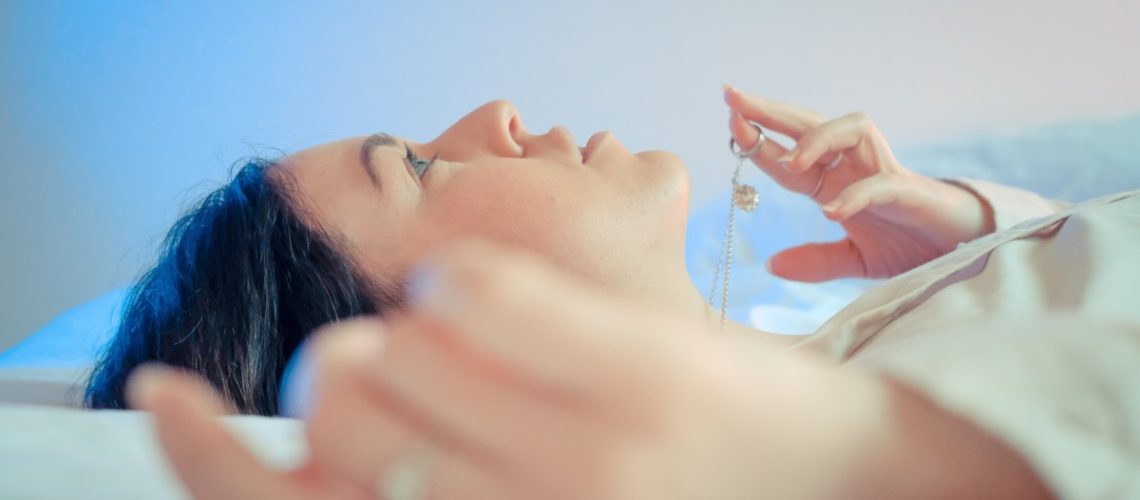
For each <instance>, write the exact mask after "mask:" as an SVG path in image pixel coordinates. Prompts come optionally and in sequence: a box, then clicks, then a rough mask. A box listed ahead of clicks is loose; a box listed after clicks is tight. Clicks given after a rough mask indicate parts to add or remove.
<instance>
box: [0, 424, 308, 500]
mask: <svg viewBox="0 0 1140 500" xmlns="http://www.w3.org/2000/svg"><path fill="white" fill-rule="evenodd" d="M222 420H223V421H224V422H225V425H226V426H227V427H228V428H229V429H230V430H231V431H233V432H234V434H235V435H236V436H237V437H238V439H239V440H240V441H242V442H243V443H244V444H245V445H246V446H248V447H249V448H250V449H251V450H252V451H253V453H254V454H255V455H256V456H258V457H259V458H261V459H262V460H263V461H264V462H265V463H266V464H268V465H269V466H271V467H274V468H281V469H284V468H291V467H293V466H295V465H297V464H298V463H300V461H301V460H302V459H303V457H304V456H305V454H306V453H307V451H306V448H305V445H304V439H303V429H302V426H301V422H300V421H296V420H291V419H285V418H266V417H223V418H222ZM0 428H2V429H4V431H3V432H0V498H4V499H9V498H10V499H21V500H34V499H52V500H56V499H61V498H73V499H81V498H108V499H111V498H114V499H147V500H152V499H153V500H161V499H182V498H187V495H186V492H185V490H184V489H183V488H182V486H181V485H180V484H179V483H178V480H177V478H176V477H175V476H174V474H173V472H172V471H171V470H170V468H169V466H168V465H167V463H166V459H165V458H164V456H163V455H162V451H161V449H160V447H159V445H158V442H157V440H156V438H155V436H154V433H153V427H152V425H151V420H150V417H149V416H148V415H146V414H144V413H139V412H133V411H81V410H69V409H61V408H47V407H40V406H24V405H17V406H11V405H9V406H3V405H0Z"/></svg>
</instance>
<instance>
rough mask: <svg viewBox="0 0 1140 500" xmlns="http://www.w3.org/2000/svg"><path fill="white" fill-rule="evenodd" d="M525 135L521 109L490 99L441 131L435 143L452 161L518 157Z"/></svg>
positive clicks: (521, 150) (520, 153)
mask: <svg viewBox="0 0 1140 500" xmlns="http://www.w3.org/2000/svg"><path fill="white" fill-rule="evenodd" d="M525 136H526V130H525V129H524V128H523V125H522V119H521V118H520V117H519V111H518V108H515V106H514V105H513V104H511V103H510V102H508V101H491V102H489V103H487V104H484V105H482V106H479V107H478V108H475V110H474V111H472V112H470V113H468V114H467V116H464V117H463V118H460V119H459V121H457V122H455V124H454V125H452V126H451V127H450V128H448V129H447V130H446V131H444V132H443V134H440V136H439V137H438V138H436V140H434V141H432V145H433V146H434V148H433V149H435V150H436V151H438V152H441V153H442V154H444V155H446V156H445V158H447V157H450V158H447V159H451V160H459V159H467V158H472V157H476V156H482V155H493V156H506V157H517V156H521V155H522V154H523V147H522V144H521V143H520V139H521V138H522V137H525Z"/></svg>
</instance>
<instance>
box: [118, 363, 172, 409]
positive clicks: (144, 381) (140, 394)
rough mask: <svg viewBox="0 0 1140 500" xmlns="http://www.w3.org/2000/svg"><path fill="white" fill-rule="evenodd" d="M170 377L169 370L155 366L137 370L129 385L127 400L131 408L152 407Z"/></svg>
mask: <svg viewBox="0 0 1140 500" xmlns="http://www.w3.org/2000/svg"><path fill="white" fill-rule="evenodd" d="M168 376H169V370H168V369H166V368H163V367H162V366H159V365H155V364H147V365H142V366H140V367H138V368H135V370H134V372H132V373H131V375H130V378H129V382H128V385H127V399H128V400H129V401H130V404H131V407H133V408H139V407H145V406H150V401H151V399H153V398H154V396H155V395H156V394H158V393H159V392H160V391H162V384H163V383H164V381H165V379H166V377H168Z"/></svg>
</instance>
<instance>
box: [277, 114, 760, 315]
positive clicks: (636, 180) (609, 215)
mask: <svg viewBox="0 0 1140 500" xmlns="http://www.w3.org/2000/svg"><path fill="white" fill-rule="evenodd" d="M365 140H366V137H354V138H350V139H345V140H342V141H338V142H333V143H329V144H324V145H320V146H317V147H314V148H311V149H307V150H304V151H301V152H298V153H296V154H294V155H292V156H290V157H289V158H287V160H286V161H285V162H284V163H283V165H281V168H283V169H284V172H285V173H287V174H288V175H289V176H290V177H291V180H292V182H291V190H292V194H293V196H292V197H293V198H294V199H295V200H297V201H298V202H299V203H300V204H301V205H302V207H303V212H304V213H305V214H306V217H307V218H308V219H309V221H310V222H311V223H313V224H315V225H317V226H319V227H323V228H326V229H331V230H332V231H334V232H335V233H338V234H340V235H342V236H343V237H344V238H345V239H347V240H348V242H349V243H350V246H351V248H352V249H353V252H354V254H355V255H354V258H355V260H356V261H357V262H358V265H360V266H361V267H362V268H363V269H364V270H365V272H366V273H368V274H369V275H370V276H372V277H373V278H374V279H377V280H378V281H379V282H381V283H389V284H397V285H399V284H402V283H403V282H404V281H405V279H406V276H407V274H408V273H409V271H410V270H411V269H413V268H414V267H415V265H416V263H417V262H418V261H419V260H420V259H422V258H423V256H424V255H427V254H429V253H431V252H432V251H433V250H436V249H439V248H444V247H446V246H447V245H448V244H450V243H453V242H456V241H462V240H466V239H473V238H475V239H484V240H488V241H494V242H497V243H499V244H502V245H505V246H508V247H511V248H515V249H518V250H522V251H526V252H530V253H536V254H539V255H543V256H545V257H546V258H547V259H548V260H549V261H550V262H551V263H552V264H554V265H555V266H557V267H559V268H560V269H562V270H564V271H566V272H567V273H568V274H570V275H573V276H576V277H578V278H579V279H582V280H583V281H586V282H588V283H591V284H592V285H594V286H597V287H599V288H602V289H604V290H606V291H607V293H611V294H613V295H616V296H619V297H622V298H627V299H636V300H638V301H640V302H645V303H649V304H654V305H655V306H657V307H664V308H667V309H669V310H672V311H676V312H677V313H679V314H681V315H683V316H685V317H686V318H689V319H692V320H694V321H700V322H702V323H704V324H707V325H710V326H713V325H715V326H716V327H717V328H719V313H718V312H716V311H712V310H710V308H709V306H708V304H707V303H706V302H705V299H704V298H703V297H702V296H701V294H700V292H699V291H698V290H697V289H696V288H695V287H694V286H693V284H692V282H691V280H690V279H689V276H688V273H687V271H686V268H685V262H684V257H685V256H684V241H685V224H686V217H687V210H688V202H689V177H688V173H687V170H686V168H685V165H684V164H683V163H682V162H681V161H680V159H679V158H677V157H676V156H675V155H673V154H671V153H667V152H663V151H646V152H640V153H637V154H632V153H630V152H629V151H627V150H626V149H625V147H623V146H622V144H621V143H620V142H618V141H617V139H615V138H614V137H613V136H612V135H610V134H608V133H604V132H603V133H600V134H599V135H598V137H597V138H596V139H595V141H594V142H595V144H594V145H593V146H592V147H590V148H589V149H590V150H591V151H590V155H589V158H588V159H587V160H586V161H582V152H581V151H580V149H579V144H578V142H577V141H575V139H574V138H573V137H572V136H571V135H570V133H569V132H568V131H567V130H566V129H564V128H557V127H556V128H553V129H551V130H550V131H548V132H546V133H545V134H541V135H536V134H533V133H531V132H529V131H527V129H526V128H525V127H524V126H523V124H522V120H521V118H520V116H519V112H518V110H517V109H515V107H514V106H513V105H511V104H510V103H507V102H505V101H495V102H490V103H487V104H485V105H483V106H481V107H479V108H477V109H475V110H474V111H472V112H471V113H469V114H468V115H466V116H464V117H463V118H461V119H460V120H459V121H457V122H456V123H455V124H454V125H452V126H451V127H450V128H448V129H447V130H446V131H444V132H443V133H442V134H440V135H439V137H437V138H435V139H433V140H431V141H429V142H425V143H415V142H412V141H408V140H406V139H396V141H397V144H396V145H392V146H379V147H376V148H375V149H373V150H372V154H371V160H372V164H373V166H374V167H375V168H374V170H373V173H374V175H375V177H376V180H377V181H378V182H379V184H380V187H377V186H376V185H375V184H374V183H373V182H372V181H371V179H370V178H369V175H368V174H367V173H366V172H365V170H364V169H363V168H362V167H361V160H360V151H361V145H362V143H363V142H364V141H365ZM405 145H407V146H408V147H411V148H412V149H413V151H415V153H416V154H417V155H418V156H419V157H421V158H424V159H430V158H432V157H433V156H434V157H436V158H437V160H436V161H435V163H434V164H433V166H432V167H431V168H430V170H429V171H428V172H427V174H426V175H425V176H424V177H423V179H422V180H419V179H417V176H416V175H415V173H414V171H413V170H412V169H411V168H410V166H409V165H408V162H407V160H406V159H405V156H406V151H405V148H404V146H405ZM728 328H729V329H731V330H733V331H737V332H742V333H743V332H751V331H750V329H748V328H747V327H744V326H742V325H738V324H735V323H734V324H731V325H728ZM751 333H754V332H751Z"/></svg>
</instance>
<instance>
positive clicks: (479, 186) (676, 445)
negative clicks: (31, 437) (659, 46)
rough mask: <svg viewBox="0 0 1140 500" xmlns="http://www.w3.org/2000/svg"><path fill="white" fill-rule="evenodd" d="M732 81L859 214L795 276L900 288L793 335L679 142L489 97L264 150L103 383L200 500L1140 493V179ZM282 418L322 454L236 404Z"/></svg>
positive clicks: (162, 287)
mask: <svg viewBox="0 0 1140 500" xmlns="http://www.w3.org/2000/svg"><path fill="white" fill-rule="evenodd" d="M725 100H726V102H727V103H728V106H729V109H730V115H731V121H730V128H731V133H732V136H733V138H734V139H735V141H736V142H737V143H738V144H739V145H740V146H741V147H742V149H744V150H746V151H748V150H751V160H752V161H753V162H754V163H755V164H756V165H757V166H758V167H759V168H760V169H761V170H763V171H764V172H765V173H767V174H768V175H770V176H771V177H772V178H773V179H775V181H777V182H778V183H779V184H780V185H782V186H783V187H785V188H787V189H789V190H792V191H795V192H799V193H804V194H805V195H809V196H810V197H811V198H812V199H813V200H814V201H816V202H818V203H819V204H820V205H821V210H822V214H823V216H825V217H827V218H829V219H831V220H835V221H839V222H840V223H841V224H842V225H843V227H844V228H845V229H846V233H847V238H846V239H844V240H843V241H839V242H834V243H823V244H810V245H805V246H801V247H797V248H792V249H789V250H786V251H784V252H782V253H780V254H777V255H776V256H775V257H774V258H773V259H772V261H771V263H770V265H771V270H772V272H773V273H774V274H775V275H778V276H781V277H784V278H788V279H793V280H800V281H811V282H819V281H826V280H830V279H835V278H841V277H873V278H892V279H891V280H889V281H887V282H886V283H884V284H883V285H881V286H879V287H878V288H876V289H873V290H872V291H870V292H868V293H867V294H866V295H865V296H863V297H861V298H860V299H858V300H857V301H855V302H854V303H853V304H852V305H851V306H849V307H848V308H846V309H845V310H843V311H842V312H840V313H839V314H838V315H836V317H834V318H832V319H831V320H830V321H829V322H828V323H827V324H825V325H824V326H823V327H822V328H820V329H819V331H817V332H816V333H815V334H813V335H811V336H810V337H807V338H806V339H805V340H803V341H801V342H798V343H796V344H795V345H789V344H790V342H791V341H789V340H787V337H782V336H779V335H774V334H770V333H767V332H762V331H755V330H751V329H750V328H748V327H747V326H745V325H742V324H736V323H732V322H728V323H727V324H724V325H723V327H722V324H721V317H720V314H719V311H717V310H715V309H714V308H712V307H710V306H709V305H708V303H707V302H706V301H705V300H704V298H703V297H702V295H701V293H700V292H699V291H698V290H696V289H695V288H694V287H693V285H692V282H691V280H690V279H689V276H688V275H687V274H686V269H685V265H684V255H683V248H684V245H683V240H684V233H685V221H686V209H687V207H686V204H687V194H688V180H687V175H686V171H685V166H684V165H682V164H681V163H680V161H679V160H678V159H677V157H675V156H674V155H671V154H669V153H665V152H658V151H652V152H642V153H637V154H631V153H630V152H629V151H627V150H625V149H624V148H623V147H622V145H621V144H620V143H619V142H617V140H615V139H614V138H613V137H611V136H609V135H608V134H599V135H595V136H594V137H592V138H591V140H590V141H589V143H588V144H587V146H586V147H585V148H582V149H580V148H579V147H578V145H577V143H576V142H575V141H574V140H573V138H572V137H570V136H569V134H568V133H567V132H566V131H565V130H563V129H560V128H555V129H553V130H550V131H549V132H547V133H545V134H534V133H531V132H530V131H528V130H527V129H526V128H524V127H523V125H522V122H521V121H520V118H519V115H518V112H517V111H516V110H515V109H514V108H513V107H512V106H511V105H510V104H507V103H504V102H494V103H490V104H487V105H484V106H482V107H480V108H478V109H476V110H475V111H473V112H472V113H470V114H469V115H467V116H466V117H464V118H462V119H461V120H459V121H458V122H457V123H456V124H455V125H453V126H452V127H451V128H449V129H448V130H446V131H445V132H443V134H442V135H440V136H439V137H438V138H436V139H435V140H433V141H431V142H427V143H422V144H420V143H413V142H410V141H407V140H404V139H400V138H396V137H393V136H389V135H384V134H377V135H373V136H370V137H358V138H351V139H345V140H343V141H339V142H335V143H331V144H326V145H322V146H318V147H315V148H312V149H309V150H305V151H302V152H299V153H297V154H294V155H291V156H289V157H286V158H284V159H282V160H280V161H277V162H274V163H267V162H264V163H251V164H249V165H248V166H246V167H245V168H244V169H242V170H241V171H240V172H239V173H238V174H237V176H236V178H235V179H234V180H233V181H232V182H231V183H230V184H229V185H228V186H226V187H224V188H223V189H221V190H219V191H217V192H215V193H213V194H212V195H211V196H210V197H209V198H208V199H207V200H206V201H205V202H203V203H202V204H201V205H200V206H199V207H198V208H197V209H196V210H194V211H193V212H192V213H190V214H189V215H188V216H186V217H185V218H184V219H183V220H182V221H180V222H179V223H178V224H177V225H176V226H175V228H174V229H173V230H172V231H171V234H170V236H169V238H168V241H167V247H166V251H165V253H164V254H163V256H162V258H161V259H160V260H159V262H158V264H157V265H156V267H155V268H154V269H153V270H152V271H150V272H149V273H148V274H147V275H146V276H145V277H144V278H143V279H142V280H140V282H139V283H138V284H137V285H136V288H135V289H134V293H133V296H132V299H131V301H130V305H129V309H128V313H127V315H126V317H125V320H124V321H123V324H122V326H121V329H120V331H119V332H118V333H117V335H116V337H115V339H114V341H113V343H112V344H111V346H110V347H109V349H108V351H107V353H106V356H105V358H104V359H103V361H102V363H101V365H100V367H99V369H98V370H97V371H96V372H95V373H94V375H93V376H92V378H91V380H90V384H89V387H88V393H87V396H88V403H89V405H90V406H92V407H95V408H123V407H127V406H128V401H129V403H130V406H133V407H136V408H142V409H145V410H148V411H151V412H153V413H154V415H155V418H156V421H157V429H158V433H159V435H160V438H161V441H162V443H163V445H164V447H165V449H166V451H167V453H168V456H169V458H170V460H171V463H172V464H173V466H174V468H175V470H176V471H177V472H178V474H179V476H180V477H181V478H182V480H183V481H184V482H185V483H186V485H187V486H188V488H189V490H190V491H191V492H192V493H193V494H194V495H195V496H196V497H199V498H235V499H236V498H375V497H377V496H381V497H384V498H397V499H421V498H423V499H426V498H430V499H452V498H455V499H483V498H487V499H511V498H518V499H560V498H566V499H621V500H633V499H652V500H661V499H702V500H704V499H754V498H778V499H785V500H797V499H830V498H852V499H859V498H870V499H891V498H900V499H901V498H907V499H909V498H924V499H938V498H972V499H985V498H994V499H1005V500H1008V499H1028V498H1052V497H1062V498H1140V473H1137V471H1138V470H1140V459H1138V458H1137V457H1140V384H1137V383H1136V382H1135V381H1136V380H1140V307H1137V302H1136V293H1137V291H1138V288H1137V285H1136V284H1137V283H1140V264H1138V262H1140V260H1138V259H1137V256H1138V255H1140V254H1138V250H1137V249H1138V248H1140V192H1136V191H1133V192H1130V193H1123V194H1119V195H1114V196H1109V197H1105V198H1101V199H1098V200H1095V201H1092V202H1088V203H1085V204H1082V205H1077V206H1071V207H1070V206H1065V205H1062V204H1059V203H1053V202H1049V201H1046V200H1044V199H1041V198H1040V197H1038V196H1036V195H1033V194H1030V193H1026V192H1022V191H1018V190H1014V189H1011V188H1006V187H1001V186H997V185H994V184H989V183H984V182H976V181H966V180H963V181H954V182H950V181H939V180H934V179H930V178H927V177H924V176H922V175H919V174H916V173H914V172H911V171H909V170H907V169H906V168H904V167H903V166H902V165H900V164H899V163H898V162H897V161H896V160H895V158H894V156H893V155H892V154H891V151H890V149H889V147H888V146H887V143H886V142H885V140H884V139H883V137H882V136H881V135H880V134H879V133H878V131H877V130H876V129H875V127H874V125H873V124H872V123H871V122H870V121H869V120H868V119H867V118H866V117H865V116H862V115H860V114H853V115H848V116H844V117H842V118H838V119H835V120H830V121H828V120H825V119H823V118H822V117H821V116H820V115H818V114H817V113H815V112H812V111H809V110H806V109H803V108H800V107H797V106H793V105H789V104H784V103H778V102H774V101H769V100H766V99H762V98H759V97H755V96H750V95H747V94H745V93H742V92H741V91H739V90H736V89H733V88H727V89H726V92H725ZM763 131H774V132H777V133H780V134H783V135H786V136H789V137H791V138H792V139H795V141H796V142H795V146H794V147H793V148H792V149H791V150H787V149H785V148H783V147H782V146H781V145H779V144H777V143H775V142H773V141H768V142H766V143H762V141H763V139H762V138H761V137H760V135H759V134H760V133H762V132H763ZM758 143H759V144H758ZM737 279H742V278H740V277H737ZM358 316H359V317H365V318H363V319H354V320H351V321H346V320H348V319H349V318H354V317H358ZM328 323H332V324H331V326H327V327H325V328H323V329H321V332H320V333H319V334H317V335H316V336H315V338H313V339H312V340H311V341H310V342H308V343H307V344H306V346H307V347H305V348H304V349H301V348H300V347H299V346H301V344H302V341H304V340H305V339H306V338H307V337H308V336H309V334H310V333H311V332H313V331H314V330H315V329H317V328H318V327H320V326H321V325H324V324H328ZM722 330H723V332H722ZM302 351H303V352H302ZM295 352H299V353H300V354H299V355H298V356H296V358H297V359H298V360H299V361H298V362H297V366H298V368H297V369H295V370H291V371H290V372H291V373H292V374H293V375H292V376H290V377H289V380H288V381H286V382H285V383H284V384H283V382H282V381H283V378H285V377H284V373H285V367H286V362H287V360H289V359H290V358H291V357H293V355H294V353H295ZM150 362H159V363H162V364H164V365H165V366H166V368H160V367H158V366H156V365H147V366H144V367H143V368H141V369H139V370H135V368H137V367H139V366H141V365H144V364H146V363H150ZM132 372H133V373H135V375H134V376H132V377H131V381H130V384H129V386H128V383H127V381H128V376H129V375H130V374H131V373H132ZM279 394H286V395H289V396H288V397H286V398H285V399H286V400H287V401H283V400H282V399H279V396H278V395H279ZM283 405H288V406H289V407H291V408H294V409H295V410H294V411H295V412H296V414H299V415H303V416H305V418H306V420H307V424H306V425H307V427H308V431H307V434H306V435H307V439H308V445H309V447H310V450H311V454H310V456H309V458H308V461H307V463H306V464H305V465H304V466H302V467H301V468H299V469H298V470H294V471H290V472H285V473H282V472H279V471H270V470H268V469H266V468H265V467H264V466H263V465H261V464H260V462H258V461H256V460H254V459H253V458H252V455H250V454H248V453H247V452H246V451H244V449H243V448H242V447H241V446H239V445H238V444H236V443H237V441H235V440H234V438H232V437H231V436H230V435H229V434H227V433H226V432H225V431H224V429H223V428H222V427H221V426H220V425H219V424H218V423H217V421H216V420H214V419H212V418H210V417H211V416H213V415H217V414H222V413H229V412H242V413H258V414H277V413H279V412H280V411H281V410H282V408H283Z"/></svg>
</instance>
